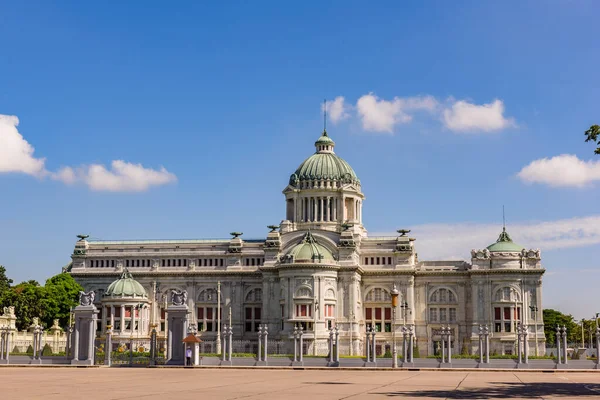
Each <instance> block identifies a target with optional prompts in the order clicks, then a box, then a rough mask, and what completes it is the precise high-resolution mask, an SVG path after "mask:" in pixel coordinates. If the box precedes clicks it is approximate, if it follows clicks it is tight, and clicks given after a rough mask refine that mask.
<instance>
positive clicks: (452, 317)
mask: <svg viewBox="0 0 600 400" xmlns="http://www.w3.org/2000/svg"><path fill="white" fill-rule="evenodd" d="M450 322H456V308H451V309H450Z"/></svg>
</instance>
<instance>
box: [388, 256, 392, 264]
mask: <svg viewBox="0 0 600 400" xmlns="http://www.w3.org/2000/svg"><path fill="white" fill-rule="evenodd" d="M388 265H392V257H388Z"/></svg>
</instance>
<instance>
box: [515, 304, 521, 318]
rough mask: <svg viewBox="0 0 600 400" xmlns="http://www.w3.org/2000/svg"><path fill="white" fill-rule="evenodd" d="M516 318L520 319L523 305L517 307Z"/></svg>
mask: <svg viewBox="0 0 600 400" xmlns="http://www.w3.org/2000/svg"><path fill="white" fill-rule="evenodd" d="M515 319H516V320H520V319H521V307H517V308H515Z"/></svg>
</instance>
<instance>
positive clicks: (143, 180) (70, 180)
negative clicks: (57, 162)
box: [52, 160, 177, 192]
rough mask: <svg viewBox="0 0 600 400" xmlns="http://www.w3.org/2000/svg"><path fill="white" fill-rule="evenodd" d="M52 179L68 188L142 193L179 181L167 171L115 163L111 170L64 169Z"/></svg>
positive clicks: (89, 167)
mask: <svg viewBox="0 0 600 400" xmlns="http://www.w3.org/2000/svg"><path fill="white" fill-rule="evenodd" d="M52 177H53V178H54V179H56V180H60V181H62V182H64V183H66V184H74V183H78V182H81V183H83V184H85V185H87V186H88V187H89V188H90V189H92V190H96V191H108V192H142V191H145V190H148V189H149V188H150V187H152V186H160V185H165V184H168V183H173V182H176V181H177V177H176V176H175V175H174V174H172V173H170V172H169V171H167V170H166V169H165V168H164V167H161V168H160V170H154V169H151V168H144V167H143V166H142V165H141V164H132V163H128V162H125V161H122V160H114V161H113V162H112V164H111V169H110V170H108V169H106V167H105V166H104V165H100V164H91V165H86V166H82V167H79V168H77V169H73V168H71V167H64V168H62V169H61V170H59V171H58V172H57V173H56V174H53V176H52Z"/></svg>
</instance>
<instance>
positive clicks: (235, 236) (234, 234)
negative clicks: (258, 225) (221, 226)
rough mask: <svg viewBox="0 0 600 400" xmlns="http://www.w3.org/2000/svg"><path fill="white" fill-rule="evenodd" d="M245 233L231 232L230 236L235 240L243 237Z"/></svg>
mask: <svg viewBox="0 0 600 400" xmlns="http://www.w3.org/2000/svg"><path fill="white" fill-rule="evenodd" d="M243 234H244V233H243V232H231V233H230V235H231V236H233V238H234V239H235V238H237V237H239V236H242V235H243Z"/></svg>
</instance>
